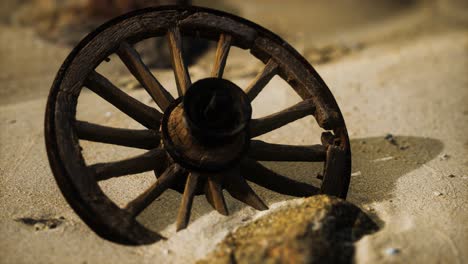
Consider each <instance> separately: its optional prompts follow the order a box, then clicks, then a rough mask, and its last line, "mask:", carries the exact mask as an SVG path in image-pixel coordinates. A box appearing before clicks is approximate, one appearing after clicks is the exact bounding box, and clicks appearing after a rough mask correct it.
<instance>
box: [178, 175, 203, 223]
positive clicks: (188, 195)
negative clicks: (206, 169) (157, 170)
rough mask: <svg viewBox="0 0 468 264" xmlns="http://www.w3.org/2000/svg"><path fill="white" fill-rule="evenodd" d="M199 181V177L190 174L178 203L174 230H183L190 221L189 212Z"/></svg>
mask: <svg viewBox="0 0 468 264" xmlns="http://www.w3.org/2000/svg"><path fill="white" fill-rule="evenodd" d="M199 180H200V175H199V174H198V173H196V172H191V173H190V174H189V176H188V178H187V183H186V184H185V190H184V195H183V196H182V202H181V203H180V207H179V212H178V213H177V223H176V230H177V231H179V230H182V229H185V228H186V227H187V225H188V223H189V221H190V211H191V210H192V203H193V197H194V196H195V191H196V189H197V186H198V184H199V183H198V182H199Z"/></svg>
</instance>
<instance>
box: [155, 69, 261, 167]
mask: <svg viewBox="0 0 468 264" xmlns="http://www.w3.org/2000/svg"><path fill="white" fill-rule="evenodd" d="M251 116H252V107H251V105H250V101H249V99H248V97H247V95H246V94H245V93H244V92H243V91H242V89H241V88H239V87H238V86H237V85H236V84H234V83H232V82H230V81H228V80H224V79H221V78H206V79H202V80H199V81H197V82H196V83H194V84H193V85H191V86H190V89H189V90H188V91H187V93H186V94H185V96H184V97H181V98H179V99H178V100H176V101H174V103H173V104H172V105H171V106H170V107H168V109H167V110H166V112H165V113H164V117H163V120H162V124H161V131H162V140H163V144H164V147H165V149H166V150H167V152H168V153H169V155H170V156H171V157H172V158H173V159H174V160H175V161H176V162H178V163H180V164H182V165H183V166H184V167H186V168H190V169H194V170H199V171H220V170H224V169H226V168H228V167H230V166H232V165H234V164H235V163H236V161H238V160H239V159H240V158H241V157H242V156H243V154H244V153H245V151H246V150H247V149H248V146H249V142H250V139H249V138H250V137H249V133H248V129H247V128H248V124H249V121H250V119H251Z"/></svg>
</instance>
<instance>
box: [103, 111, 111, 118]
mask: <svg viewBox="0 0 468 264" xmlns="http://www.w3.org/2000/svg"><path fill="white" fill-rule="evenodd" d="M104 116H105V117H111V116H112V112H106V113H105V114H104Z"/></svg>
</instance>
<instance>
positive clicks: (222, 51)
mask: <svg viewBox="0 0 468 264" xmlns="http://www.w3.org/2000/svg"><path fill="white" fill-rule="evenodd" d="M231 41H232V37H231V36H230V35H226V34H221V35H220V36H219V41H218V47H217V49H216V56H215V62H214V65H213V70H212V71H211V76H212V77H215V78H222V77H223V73H224V67H225V66H226V61H227V57H228V55H229V50H230V48H231Z"/></svg>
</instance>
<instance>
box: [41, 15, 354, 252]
mask: <svg viewBox="0 0 468 264" xmlns="http://www.w3.org/2000/svg"><path fill="white" fill-rule="evenodd" d="M182 35H184V36H196V37H200V38H204V39H208V40H215V41H218V46H217V51H216V58H215V62H214V66H213V70H212V74H211V76H207V77H209V78H206V79H202V80H200V81H198V82H196V83H194V84H192V83H191V79H190V75H189V72H188V68H187V66H186V65H185V63H184V61H183V56H182V44H181V36H182ZM150 37H165V38H167V41H168V43H169V46H170V49H171V54H172V65H173V68H174V73H175V80H176V84H177V90H178V98H174V97H173V96H172V95H171V94H170V93H169V92H168V91H167V90H166V89H165V88H164V87H163V86H162V85H161V83H160V82H159V81H158V80H157V79H156V77H155V76H153V74H152V73H151V72H150V71H149V69H148V67H146V65H145V64H144V63H143V61H142V60H141V58H140V56H139V54H138V52H137V51H136V50H135V49H134V48H133V45H134V44H135V43H137V42H139V41H141V40H143V39H146V38H150ZM231 46H237V47H240V48H242V49H246V50H250V52H251V54H252V55H253V56H255V57H257V58H258V59H260V60H261V61H263V62H264V64H265V67H264V68H263V70H261V72H260V73H259V74H258V75H257V76H256V78H255V79H254V80H253V81H252V82H251V84H250V85H248V87H246V88H245V89H244V90H242V89H240V88H239V87H237V86H236V85H235V84H233V83H232V82H230V81H228V80H225V79H222V76H223V70H224V67H225V65H226V59H227V57H228V54H229V49H230V47H231ZM113 53H116V54H117V55H118V56H119V58H120V59H121V60H122V61H123V62H124V64H125V65H126V67H127V68H128V70H129V71H130V72H131V73H132V74H133V75H134V76H135V77H136V79H137V80H138V81H139V82H140V83H141V84H142V86H143V87H144V88H145V90H146V91H147V92H148V93H149V95H150V96H151V97H152V98H153V100H154V101H155V102H156V104H157V105H158V106H159V107H160V109H162V112H160V111H158V110H157V109H155V108H153V107H150V106H148V105H146V104H144V103H142V102H139V101H138V100H136V99H134V98H132V97H131V96H129V95H128V94H126V93H125V92H123V91H122V90H120V89H119V88H117V87H116V86H114V84H112V83H111V82H110V81H109V80H108V79H106V77H104V76H102V75H101V74H99V73H97V72H96V71H95V68H96V67H97V66H98V65H99V64H100V63H101V62H102V61H103V60H105V59H106V58H107V57H108V56H110V55H111V54H113ZM275 75H279V76H280V77H281V78H282V79H284V80H285V81H286V82H288V83H289V85H290V86H291V87H292V88H293V89H294V90H295V91H296V92H297V93H298V94H299V95H300V97H302V99H303V101H302V102H300V103H298V104H296V105H294V106H292V107H289V108H287V109H284V110H283V111H280V112H278V113H275V114H272V115H269V116H265V117H263V118H259V119H252V118H251V105H250V102H251V101H252V100H254V99H255V97H256V96H257V95H258V94H259V93H260V92H261V91H262V90H263V88H264V87H265V86H267V84H268V82H269V81H270V80H271V79H272V77H273V76H275ZM83 87H87V88H89V89H90V90H92V91H93V92H94V93H96V94H97V95H99V96H100V97H101V98H103V99H104V100H106V101H108V102H109V103H111V104H112V105H114V106H115V107H116V108H118V109H119V110H120V111H122V112H123V113H125V114H126V115H128V116H129V117H130V118H132V119H134V120H136V121H137V122H139V123H140V124H142V125H143V126H144V127H146V128H147V129H144V130H131V129H117V128H110V127H105V126H101V125H97V124H92V123H87V122H83V121H79V120H76V118H75V113H76V109H77V101H78V97H79V95H80V92H81V90H82V88H83ZM184 95H185V96H184ZM220 113H222V114H220ZM308 115H313V116H314V117H315V120H316V121H317V123H318V125H319V126H320V127H321V128H323V129H324V132H323V134H322V139H321V140H322V144H320V145H312V146H291V145H280V144H271V143H267V142H262V141H260V140H255V139H253V138H255V137H257V136H259V135H262V134H265V133H267V132H269V131H273V130H275V129H277V128H279V127H282V126H284V125H286V124H288V123H290V122H293V121H295V120H298V119H300V118H303V117H305V116H308ZM45 137H46V146H47V153H48V156H49V161H50V166H51V168H52V171H53V174H54V176H55V178H56V180H57V182H58V185H59V187H60V189H61V191H62V193H63V195H64V196H65V197H66V199H67V201H68V202H69V203H70V205H71V206H72V207H73V209H74V210H75V211H76V212H77V214H78V215H79V216H80V217H81V218H82V219H83V220H84V221H85V222H86V224H88V225H89V226H90V227H91V228H92V229H93V230H94V231H95V232H96V233H97V234H99V235H100V236H102V237H103V238H106V239H109V240H111V241H114V242H118V243H123V244H147V243H152V242H155V241H157V240H159V239H161V236H160V235H158V234H157V233H155V232H152V231H150V230H148V229H146V228H145V227H143V226H142V225H141V224H139V223H138V221H136V220H135V218H136V216H137V215H138V214H139V213H141V212H142V211H143V210H144V209H145V208H146V207H147V206H148V205H149V204H150V203H151V202H153V201H154V200H155V199H156V198H157V197H158V196H159V195H161V194H162V193H163V192H164V191H165V190H167V189H168V188H172V189H175V190H178V191H179V192H181V193H182V194H183V198H182V202H181V205H180V208H179V210H178V216H177V225H176V226H177V230H180V229H183V228H185V227H186V226H187V224H188V222H189V217H190V210H191V205H192V201H193V197H194V196H195V195H200V194H204V195H206V198H207V200H208V202H209V203H210V204H211V205H212V206H213V207H214V208H215V209H216V210H217V211H218V212H220V213H221V214H224V215H227V214H228V209H227V206H226V203H225V201H224V197H223V194H222V190H223V189H226V190H227V192H229V194H230V195H231V196H233V197H234V198H236V199H238V200H240V201H242V202H244V203H246V204H248V205H250V206H252V207H253V208H255V209H258V210H265V209H267V208H268V207H267V205H266V204H265V203H264V202H263V201H262V200H261V198H260V197H259V196H257V195H256V194H255V193H254V191H253V190H252V189H251V188H250V187H249V184H248V183H247V181H250V182H254V183H256V184H258V185H260V186H263V187H266V188H268V189H270V190H272V191H275V192H278V193H282V194H288V195H294V196H310V195H313V194H317V193H326V194H330V195H335V196H338V197H341V198H345V197H346V193H347V190H348V186H349V179H350V167H351V158H350V156H351V153H350V147H349V140H348V135H347V131H346V126H345V123H344V120H343V117H342V115H341V113H340V110H339V108H338V106H337V104H336V102H335V100H334V98H333V96H332V94H331V92H330V91H329V89H328V88H327V86H326V85H325V83H324V82H323V81H322V79H321V78H320V76H319V75H318V74H317V73H316V72H315V70H314V69H313V68H312V67H311V66H310V64H308V63H307V61H306V60H305V59H304V58H302V57H301V56H300V55H299V54H298V53H297V52H296V51H295V50H294V49H293V48H292V47H291V46H289V45H288V44H287V43H286V42H284V41H283V40H282V39H281V38H279V37H278V36H276V35H274V34H273V33H271V32H269V31H268V30H266V29H264V28H262V27H260V26H258V25H256V24H254V23H252V22H249V21H246V20H244V19H242V18H239V17H236V16H233V15H230V14H226V13H223V12H219V11H215V10H211V9H205V8H198V7H183V8H182V7H164V8H150V9H143V10H139V11H136V12H132V13H129V14H127V15H124V16H121V17H119V18H116V19H114V20H112V21H110V22H108V23H106V24H104V25H103V26H101V27H99V28H98V29H97V30H96V31H94V32H92V33H91V34H90V35H88V36H87V37H86V38H85V39H84V40H83V41H82V42H81V43H80V44H79V45H78V46H77V47H76V48H75V49H74V50H73V51H72V52H71V54H70V55H69V56H68V58H67V59H66V60H65V62H64V64H63V66H62V67H61V69H60V71H59V72H58V75H57V77H56V79H55V81H54V83H53V86H52V89H51V92H50V95H49V99H48V103H47V109H46V117H45ZM80 139H81V140H88V141H95V142H101V143H107V144H115V145H121V146H127V147H134V148H141V149H146V150H147V152H146V153H144V154H142V155H139V156H136V157H130V158H128V159H125V160H121V161H118V162H110V163H98V164H92V165H88V164H86V163H85V161H84V158H83V156H82V154H81V147H80V145H79V140H80ZM258 161H311V162H323V163H324V171H323V178H322V184H321V186H319V187H314V186H312V185H309V184H305V183H301V182H297V181H295V180H292V179H289V178H287V177H285V176H282V175H279V174H277V173H275V172H273V171H271V170H269V169H267V168H266V167H264V166H263V165H262V164H260V163H259V162H258ZM152 170H154V171H155V174H156V176H157V181H156V183H155V184H154V185H152V186H151V187H150V188H149V189H148V190H146V191H144V192H143V193H142V194H141V195H139V196H138V197H137V198H136V199H135V200H133V201H131V202H130V203H128V205H127V206H126V207H124V208H120V207H118V206H117V205H116V204H115V203H113V202H112V201H111V200H110V199H109V198H108V197H107V196H106V195H105V194H104V193H103V191H102V190H101V189H100V187H99V186H98V184H97V182H98V181H101V180H105V179H109V178H112V177H121V176H126V175H130V174H136V173H141V172H145V171H152Z"/></svg>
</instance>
